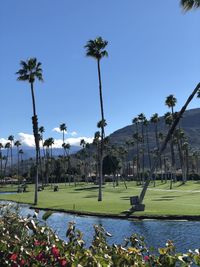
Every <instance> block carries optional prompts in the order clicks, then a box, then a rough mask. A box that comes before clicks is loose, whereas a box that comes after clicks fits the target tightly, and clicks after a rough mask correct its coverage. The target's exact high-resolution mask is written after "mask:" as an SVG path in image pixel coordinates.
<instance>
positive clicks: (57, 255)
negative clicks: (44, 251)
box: [51, 247, 60, 258]
mask: <svg viewBox="0 0 200 267" xmlns="http://www.w3.org/2000/svg"><path fill="white" fill-rule="evenodd" d="M51 253H52V254H53V255H54V257H56V258H58V257H59V253H60V251H59V249H58V248H56V247H53V248H52V249H51Z"/></svg>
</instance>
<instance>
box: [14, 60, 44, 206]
mask: <svg viewBox="0 0 200 267" xmlns="http://www.w3.org/2000/svg"><path fill="white" fill-rule="evenodd" d="M41 65H42V64H41V63H40V62H37V59H36V58H30V59H28V60H27V61H21V62H20V66H21V69H20V70H19V71H18V72H16V74H17V75H18V78H17V80H18V81H28V82H29V83H30V86H31V96H32V105H33V117H32V123H33V134H34V138H35V148H36V176H35V194H34V205H37V202H38V165H39V149H40V146H39V133H38V118H37V115H36V105H35V96H34V82H35V80H36V79H38V80H39V81H43V77H42V68H41Z"/></svg>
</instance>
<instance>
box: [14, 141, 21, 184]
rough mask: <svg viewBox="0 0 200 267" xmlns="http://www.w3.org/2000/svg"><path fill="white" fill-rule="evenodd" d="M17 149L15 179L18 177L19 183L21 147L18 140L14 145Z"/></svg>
mask: <svg viewBox="0 0 200 267" xmlns="http://www.w3.org/2000/svg"><path fill="white" fill-rule="evenodd" d="M14 145H15V146H16V147H17V177H18V183H19V147H20V146H21V143H20V141H19V140H17V141H15V144H14Z"/></svg>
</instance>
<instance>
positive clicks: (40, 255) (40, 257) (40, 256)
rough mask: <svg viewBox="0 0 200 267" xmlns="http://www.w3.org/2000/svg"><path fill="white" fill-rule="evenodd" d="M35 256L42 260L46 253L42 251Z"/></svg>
mask: <svg viewBox="0 0 200 267" xmlns="http://www.w3.org/2000/svg"><path fill="white" fill-rule="evenodd" d="M35 258H36V260H38V261H41V260H42V259H43V258H44V253H42V252H40V253H39V254H38V255H37V256H36V257H35Z"/></svg>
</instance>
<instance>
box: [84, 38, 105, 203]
mask: <svg viewBox="0 0 200 267" xmlns="http://www.w3.org/2000/svg"><path fill="white" fill-rule="evenodd" d="M107 44H108V42H107V41H105V40H103V39H102V37H97V38H96V39H95V40H89V41H88V42H87V44H86V45H85V48H86V56H89V57H93V58H94V59H96V60H97V68H98V78H99V97H100V107H101V121H102V124H101V148H100V179H99V194H98V201H102V180H103V173H102V165H103V140H104V138H105V131H104V122H105V118H104V109H103V96H102V83H101V69H100V61H101V59H102V58H103V57H105V56H108V53H107V51H106V50H105V47H106V46H107Z"/></svg>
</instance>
